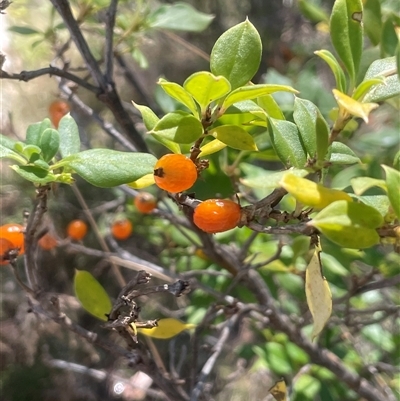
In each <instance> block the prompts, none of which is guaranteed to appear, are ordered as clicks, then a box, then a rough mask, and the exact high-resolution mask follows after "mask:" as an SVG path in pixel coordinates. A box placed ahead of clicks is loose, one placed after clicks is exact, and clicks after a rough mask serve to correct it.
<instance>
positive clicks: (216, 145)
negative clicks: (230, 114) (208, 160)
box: [199, 139, 227, 157]
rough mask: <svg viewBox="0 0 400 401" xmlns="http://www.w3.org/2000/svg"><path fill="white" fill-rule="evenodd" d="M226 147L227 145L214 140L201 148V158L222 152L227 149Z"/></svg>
mask: <svg viewBox="0 0 400 401" xmlns="http://www.w3.org/2000/svg"><path fill="white" fill-rule="evenodd" d="M226 146H227V145H226V144H225V143H223V142H221V141H219V140H218V139H213V140H212V141H210V142H208V143H206V144H205V145H203V146H202V147H201V148H200V150H201V152H200V154H199V157H204V156H208V155H211V154H213V153H216V152H219V151H220V150H222V149H224V148H226Z"/></svg>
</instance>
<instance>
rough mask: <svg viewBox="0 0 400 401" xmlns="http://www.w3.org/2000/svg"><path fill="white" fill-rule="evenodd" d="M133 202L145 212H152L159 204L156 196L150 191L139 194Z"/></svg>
mask: <svg viewBox="0 0 400 401" xmlns="http://www.w3.org/2000/svg"><path fill="white" fill-rule="evenodd" d="M133 203H134V205H135V206H136V209H137V210H139V212H141V213H144V214H147V213H151V212H152V211H153V210H154V209H155V207H156V206H157V201H156V198H155V197H154V196H153V195H152V194H150V193H148V192H141V193H140V194H138V195H137V196H136V198H135V200H134V201H133Z"/></svg>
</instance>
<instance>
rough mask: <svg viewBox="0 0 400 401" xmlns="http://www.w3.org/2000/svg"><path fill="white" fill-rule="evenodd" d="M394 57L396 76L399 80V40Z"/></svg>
mask: <svg viewBox="0 0 400 401" xmlns="http://www.w3.org/2000/svg"><path fill="white" fill-rule="evenodd" d="M395 58H396V66H397V78H398V79H399V82H400V40H399V43H398V44H397V48H396V54H395Z"/></svg>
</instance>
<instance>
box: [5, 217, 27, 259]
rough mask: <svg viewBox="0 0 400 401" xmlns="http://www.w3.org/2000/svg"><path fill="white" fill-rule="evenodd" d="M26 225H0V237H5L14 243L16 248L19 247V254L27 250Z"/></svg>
mask: <svg viewBox="0 0 400 401" xmlns="http://www.w3.org/2000/svg"><path fill="white" fill-rule="evenodd" d="M24 230H25V229H24V226H22V225H21V224H16V223H9V224H4V225H3V226H1V227H0V238H4V239H6V240H8V241H10V242H11V243H12V244H13V247H14V248H19V254H20V255H22V254H23V253H24V252H25V246H24V243H25V238H24Z"/></svg>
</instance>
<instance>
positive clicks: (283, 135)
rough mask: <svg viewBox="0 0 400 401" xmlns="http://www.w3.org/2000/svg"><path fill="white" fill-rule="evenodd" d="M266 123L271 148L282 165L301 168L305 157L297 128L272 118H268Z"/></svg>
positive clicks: (304, 162) (288, 122)
mask: <svg viewBox="0 0 400 401" xmlns="http://www.w3.org/2000/svg"><path fill="white" fill-rule="evenodd" d="M268 122H269V135H270V138H271V142H272V146H273V148H274V150H275V152H276V154H277V155H278V157H279V159H280V160H281V161H282V163H283V164H284V165H285V166H287V167H290V166H293V167H297V168H303V167H304V166H305V164H306V161H307V155H306V151H305V149H304V148H303V144H302V142H301V139H300V135H299V132H298V130H297V126H296V125H295V124H293V123H292V122H290V121H282V120H276V119H274V118H269V119H268Z"/></svg>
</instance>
